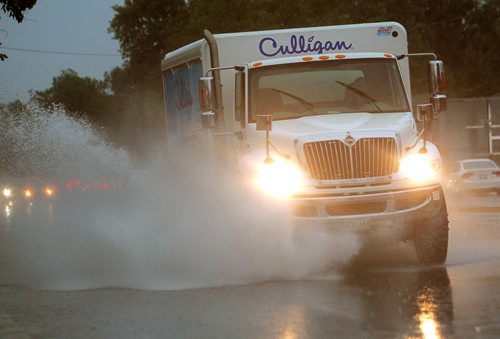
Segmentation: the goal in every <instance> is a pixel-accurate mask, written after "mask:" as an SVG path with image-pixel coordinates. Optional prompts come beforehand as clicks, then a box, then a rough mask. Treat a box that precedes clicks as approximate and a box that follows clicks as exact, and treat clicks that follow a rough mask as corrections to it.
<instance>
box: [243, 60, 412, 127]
mask: <svg viewBox="0 0 500 339" xmlns="http://www.w3.org/2000/svg"><path fill="white" fill-rule="evenodd" d="M249 80H250V97H249V99H250V114H249V115H250V116H249V121H250V122H255V117H256V115H259V114H271V115H272V116H273V120H284V119H294V118H299V117H303V116H309V115H317V114H335V113H354V112H368V113H391V112H407V111H409V105H408V101H407V98H406V94H405V91H404V87H403V82H402V80H401V76H400V73H399V69H398V67H397V62H396V60H395V59H381V58H376V59H375V58H374V59H356V60H332V61H321V62H310V63H299V64H284V65H276V66H267V67H262V68H255V69H252V71H251V73H250V78H249Z"/></svg>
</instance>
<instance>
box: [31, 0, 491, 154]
mask: <svg viewBox="0 0 500 339" xmlns="http://www.w3.org/2000/svg"><path fill="white" fill-rule="evenodd" d="M33 3H34V2H33ZM113 10H114V17H113V19H112V21H111V22H110V27H109V32H110V33H112V34H113V37H114V38H115V39H117V40H118V41H119V43H120V49H121V54H122V56H123V58H124V60H125V62H124V64H123V65H122V66H121V67H117V68H115V69H112V70H110V71H108V72H106V73H105V74H104V80H95V79H90V78H88V77H80V76H79V75H78V74H77V73H76V72H74V71H73V70H63V71H61V74H59V75H58V76H56V77H54V79H53V82H52V86H51V87H50V88H48V89H46V90H44V91H36V92H34V93H33V94H32V97H33V100H36V101H37V102H39V103H41V104H43V105H50V104H53V103H61V104H63V105H64V106H65V107H66V109H67V110H68V111H70V112H73V113H74V114H77V115H85V116H86V117H88V118H89V119H90V120H91V121H93V122H94V123H96V124H98V125H101V126H104V128H105V129H106V131H107V132H108V134H109V135H110V138H111V139H112V140H113V141H114V142H116V143H118V144H121V145H126V146H128V147H130V148H133V149H135V150H137V152H143V151H144V146H145V145H148V144H149V143H151V142H152V141H156V140H158V139H161V137H162V136H163V135H164V134H165V129H164V124H165V121H164V119H165V118H164V116H165V114H164V108H163V94H162V75H161V70H160V63H161V60H162V58H163V57H164V55H165V54H166V53H167V52H168V51H172V50H174V49H176V48H178V47H180V46H183V45H185V44H187V43H189V42H192V41H195V40H198V39H201V38H202V32H203V29H205V28H207V29H209V30H210V31H211V32H212V33H224V32H239V31H252V30H269V29H282V28H294V27H308V26H323V25H341V24H352V23H363V22H379V21H397V22H400V23H401V24H403V25H404V26H405V28H406V30H407V32H408V44H409V45H408V48H409V51H410V53H411V52H435V53H436V54H437V55H438V57H439V58H440V59H442V60H444V61H445V65H446V71H447V81H448V95H449V96H450V97H485V96H492V95H495V94H498V93H500V80H499V77H498V76H497V74H498V73H497V72H498V69H499V68H500V53H499V52H500V49H499V46H500V0H336V1H331V0H306V1H295V0H280V1H278V0H191V1H184V0H168V1H165V0H125V1H124V3H123V4H122V5H115V6H113ZM413 64H415V65H412V67H411V72H412V87H413V90H414V93H425V92H426V91H427V75H426V71H425V63H421V64H420V65H419V64H418V63H413Z"/></svg>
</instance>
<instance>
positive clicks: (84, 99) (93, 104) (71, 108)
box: [33, 69, 111, 123]
mask: <svg viewBox="0 0 500 339" xmlns="http://www.w3.org/2000/svg"><path fill="white" fill-rule="evenodd" d="M33 99H34V100H35V101H37V102H38V103H39V104H41V105H42V106H52V105H54V104H55V105H63V106H64V108H65V109H66V110H67V111H68V112H70V113H72V114H74V115H84V116H87V117H88V118H89V119H90V120H91V121H93V122H94V123H102V121H103V116H102V114H104V112H105V111H106V110H107V109H108V108H109V105H110V99H111V96H110V95H109V94H108V93H107V89H106V83H105V82H103V81H98V80H95V79H92V78H89V77H80V76H79V75H78V73H76V72H75V71H74V70H72V69H67V70H63V71H61V74H60V75H59V76H56V77H55V78H53V80H52V86H51V87H50V88H48V89H46V90H44V91H35V93H34V95H33Z"/></svg>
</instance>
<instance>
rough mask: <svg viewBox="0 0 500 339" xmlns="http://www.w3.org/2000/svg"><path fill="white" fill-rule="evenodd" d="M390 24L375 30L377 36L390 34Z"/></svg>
mask: <svg viewBox="0 0 500 339" xmlns="http://www.w3.org/2000/svg"><path fill="white" fill-rule="evenodd" d="M391 33H392V26H385V27H379V28H378V30H377V36H387V35H391Z"/></svg>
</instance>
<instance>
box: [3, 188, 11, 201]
mask: <svg viewBox="0 0 500 339" xmlns="http://www.w3.org/2000/svg"><path fill="white" fill-rule="evenodd" d="M2 194H3V196H4V197H5V198H10V197H12V189H10V188H8V187H6V188H4V189H3V191H2Z"/></svg>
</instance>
